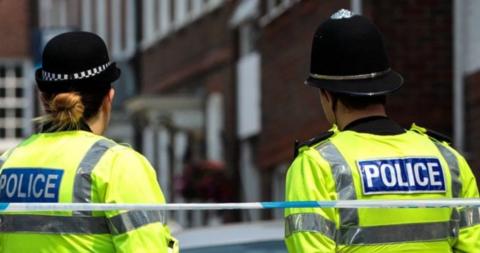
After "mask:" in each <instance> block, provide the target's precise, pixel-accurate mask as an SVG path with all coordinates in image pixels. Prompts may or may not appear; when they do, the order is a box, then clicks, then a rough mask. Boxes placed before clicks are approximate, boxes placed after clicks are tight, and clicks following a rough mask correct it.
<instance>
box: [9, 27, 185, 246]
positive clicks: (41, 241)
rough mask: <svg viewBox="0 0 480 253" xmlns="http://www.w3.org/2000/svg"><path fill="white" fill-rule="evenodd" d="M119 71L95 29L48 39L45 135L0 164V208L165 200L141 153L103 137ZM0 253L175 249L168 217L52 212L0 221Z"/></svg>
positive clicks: (41, 85)
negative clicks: (23, 204)
mask: <svg viewBox="0 0 480 253" xmlns="http://www.w3.org/2000/svg"><path fill="white" fill-rule="evenodd" d="M119 77H120V69H118V68H117V67H116V65H115V63H114V62H112V61H111V60H110V58H109V56H108V51H107V47H106V45H105V43H104V42H103V40H102V39H101V38H100V37H99V36H98V35H96V34H93V33H89V32H68V33H63V34H60V35H58V36H56V37H54V38H53V39H51V40H50V41H49V42H48V43H47V45H46V47H45V49H44V51H43V66H42V67H41V68H39V69H38V70H37V71H36V81H37V85H38V89H39V91H40V98H41V101H42V103H43V106H44V108H45V114H44V115H42V116H41V117H40V118H39V119H38V122H39V123H40V124H41V126H42V130H41V131H40V133H38V134H34V135H32V136H30V137H29V138H27V139H26V140H24V141H22V142H21V143H20V144H19V145H18V146H17V147H15V148H13V149H11V150H8V151H7V152H6V153H4V154H3V155H2V157H1V159H0V165H1V167H0V202H4V203H12V202H32V203H42V202H49V203H51V202H53V203H57V202H60V203H83V204H90V203H165V198H164V196H163V193H162V190H161V189H160V186H159V185H158V182H157V177H156V175H155V171H154V169H153V168H152V166H151V165H150V163H149V162H148V161H147V159H146V158H145V157H144V156H142V155H141V154H139V153H137V152H136V151H134V150H133V149H131V148H130V147H126V146H124V145H120V144H117V143H116V142H115V141H113V140H110V139H108V138H106V137H104V136H103V133H104V132H105V130H106V129H107V126H108V123H109V119H110V114H111V108H112V101H113V97H114V94H115V92H114V89H113V88H112V83H113V82H114V81H116V80H117V79H118V78H119ZM0 252H23V253H29V252H32V253H33V252H57V253H63V252H65V253H67V252H77V253H86V252H103V253H109V252H111V253H113V252H124V253H127V252H132V253H133V252H135V253H141V252H164V253H167V252H178V245H177V243H176V240H175V239H174V238H173V237H172V236H171V235H170V232H169V228H168V227H167V225H166V219H165V217H164V214H163V213H160V212H152V211H142V210H138V211H121V210H111V211H94V212H92V211H73V212H72V211H69V212H65V211H55V212H48V213H45V212H42V213H39V212H29V213H22V214H18V213H8V214H1V215H0Z"/></svg>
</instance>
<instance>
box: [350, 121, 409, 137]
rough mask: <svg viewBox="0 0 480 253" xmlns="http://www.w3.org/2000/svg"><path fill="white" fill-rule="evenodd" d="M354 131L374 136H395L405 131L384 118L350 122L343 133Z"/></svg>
mask: <svg viewBox="0 0 480 253" xmlns="http://www.w3.org/2000/svg"><path fill="white" fill-rule="evenodd" d="M348 130H349V131H354V132H359V133H368V134H376V135H397V134H403V133H405V129H404V128H403V127H401V126H400V125H399V124H397V123H396V122H394V121H393V120H391V119H390V118H388V117H385V116H371V117H365V118H361V119H357V120H355V121H353V122H350V123H349V124H348V125H347V126H346V127H345V128H344V129H343V131H348Z"/></svg>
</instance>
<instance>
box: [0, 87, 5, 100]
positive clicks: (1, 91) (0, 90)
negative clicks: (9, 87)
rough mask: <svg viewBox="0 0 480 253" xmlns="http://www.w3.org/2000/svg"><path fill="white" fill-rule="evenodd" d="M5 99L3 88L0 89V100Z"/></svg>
mask: <svg viewBox="0 0 480 253" xmlns="http://www.w3.org/2000/svg"><path fill="white" fill-rule="evenodd" d="M4 97H5V88H0V98H4Z"/></svg>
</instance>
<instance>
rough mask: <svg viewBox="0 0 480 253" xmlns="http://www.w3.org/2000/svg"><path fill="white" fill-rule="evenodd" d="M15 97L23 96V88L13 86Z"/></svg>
mask: <svg viewBox="0 0 480 253" xmlns="http://www.w3.org/2000/svg"><path fill="white" fill-rule="evenodd" d="M15 97H17V98H21V97H23V88H15Z"/></svg>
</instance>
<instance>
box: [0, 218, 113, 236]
mask: <svg viewBox="0 0 480 253" xmlns="http://www.w3.org/2000/svg"><path fill="white" fill-rule="evenodd" d="M0 232H7V233H28V232H31V233H42V234H109V233H110V230H109V229H108V226H107V222H106V220H105V217H81V216H47V215H0Z"/></svg>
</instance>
